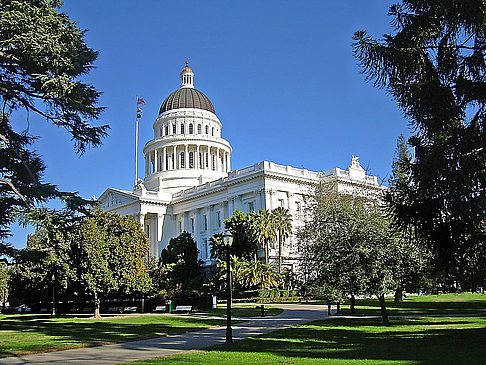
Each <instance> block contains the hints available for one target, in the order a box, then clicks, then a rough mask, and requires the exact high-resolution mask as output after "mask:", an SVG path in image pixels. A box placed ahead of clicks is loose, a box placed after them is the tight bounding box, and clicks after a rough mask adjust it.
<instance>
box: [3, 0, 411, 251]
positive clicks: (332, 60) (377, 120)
mask: <svg viewBox="0 0 486 365" xmlns="http://www.w3.org/2000/svg"><path fill="white" fill-rule="evenodd" d="M392 3H393V1H378V0H376V1H375V0H373V1H371V0H368V1H356V0H343V1H322V0H321V1H152V0H150V1H149V0H145V1H124V0H122V1H106V0H105V1H94V0H84V1H66V3H65V5H64V7H63V8H62V9H63V11H64V12H66V13H67V14H68V15H69V16H70V18H71V19H72V20H76V21H77V22H78V25H79V26H80V27H81V28H83V29H86V30H87V33H86V42H87V44H88V45H89V46H90V47H91V48H94V49H96V50H98V51H99V57H98V60H97V61H96V63H95V69H93V70H92V71H91V72H90V73H89V74H88V75H86V77H84V80H85V81H88V82H90V83H92V84H93V85H94V86H95V87H96V88H98V89H99V90H100V91H102V92H103V96H102V97H101V103H100V104H101V105H102V106H105V107H106V108H107V109H106V111H105V112H104V114H103V116H102V118H101V119H100V121H99V122H98V123H99V124H105V123H108V124H109V125H110V126H111V130H110V136H109V137H108V138H106V139H105V140H104V144H103V146H101V147H99V148H96V149H91V150H89V151H87V153H86V154H85V155H83V156H81V157H80V156H78V155H76V154H75V153H74V151H73V146H72V143H71V142H70V138H69V136H68V134H67V133H66V132H65V131H64V130H62V129H59V128H56V127H54V126H52V125H50V124H49V123H47V122H46V121H44V120H42V119H41V118H39V117H37V116H35V115H33V114H31V115H29V116H27V115H26V113H25V112H24V111H18V112H16V113H14V114H13V116H12V118H13V120H14V123H15V125H16V127H17V128H18V129H24V128H26V127H27V126H28V128H29V131H30V132H31V133H32V134H34V135H37V136H39V140H38V141H37V143H36V145H35V148H36V151H37V152H38V153H39V154H41V155H42V156H43V157H44V160H45V163H46V165H47V170H46V173H45V180H46V181H49V182H53V183H56V184H57V185H58V186H59V187H60V189H63V190H67V191H78V192H79V193H80V194H81V195H82V196H83V197H86V198H89V197H91V196H93V195H96V196H97V197H98V196H100V195H101V194H102V193H103V191H104V190H105V189H106V188H107V187H117V188H121V189H127V190H130V189H131V188H132V186H133V180H134V172H133V171H134V152H135V147H134V146H135V110H136V104H135V100H136V95H137V94H138V95H140V96H142V97H143V98H144V99H145V101H146V102H147V104H146V105H145V106H144V107H143V109H144V114H143V118H142V119H141V121H140V146H141V148H140V150H139V151H140V152H139V156H138V158H139V176H140V177H143V176H142V175H143V155H142V153H141V149H142V147H143V145H144V144H145V143H146V142H147V141H148V140H149V139H151V138H152V137H153V129H152V123H153V122H154V120H155V118H156V117H157V112H158V109H159V107H160V104H161V103H162V101H163V100H164V99H165V97H166V96H167V95H169V93H170V92H172V91H174V90H175V89H177V88H178V87H179V85H180V79H179V73H180V71H181V69H182V68H183V66H184V63H185V61H186V60H188V61H189V65H190V67H191V68H192V70H193V71H194V73H195V79H194V83H195V87H196V88H197V89H199V90H201V91H202V92H204V93H205V94H206V95H207V96H208V97H209V99H210V100H211V101H212V103H213V105H214V107H215V110H216V114H217V115H218V117H219V119H220V120H221V122H222V123H223V130H222V133H223V137H224V138H225V139H227V140H228V141H229V142H230V143H231V145H232V147H233V155H232V167H233V169H238V168H243V167H246V166H249V165H252V164H254V163H256V162H259V161H262V160H268V161H273V162H276V163H279V164H284V165H292V166H295V167H299V168H307V169H310V170H314V171H323V170H329V169H331V168H334V167H341V168H346V167H347V166H348V165H349V163H350V160H351V155H357V156H360V160H361V164H362V165H363V167H365V168H367V169H368V172H369V173H370V174H373V175H377V176H378V177H379V179H380V180H381V179H385V180H386V179H387V178H388V177H389V175H390V173H391V162H392V158H393V153H394V150H395V146H396V139H397V137H398V136H399V135H400V134H401V133H403V134H405V135H408V133H409V128H408V123H407V121H406V120H405V119H404V118H403V117H402V115H401V113H400V111H399V110H398V108H397V106H396V104H395V103H394V102H393V101H392V100H391V98H390V96H389V95H387V94H386V93H385V92H384V91H382V90H377V89H375V88H374V87H373V85H372V84H370V83H367V82H366V81H365V78H364V76H363V75H362V74H360V70H359V67H358V66H357V61H356V60H355V59H354V58H353V55H352V47H351V45H352V35H353V33H354V32H355V31H356V30H361V29H366V30H368V31H369V32H370V33H371V34H372V35H374V36H376V37H379V38H381V36H382V34H384V33H387V32H390V25H389V20H390V18H389V17H388V16H387V12H388V6H389V5H391V4H392ZM12 228H13V231H14V237H13V239H12V241H13V243H14V244H15V246H17V247H24V246H25V239H26V237H25V236H26V231H25V230H22V229H19V228H17V227H15V226H14V227H12Z"/></svg>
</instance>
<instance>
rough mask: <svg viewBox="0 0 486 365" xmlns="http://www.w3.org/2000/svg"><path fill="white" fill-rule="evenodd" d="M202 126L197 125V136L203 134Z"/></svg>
mask: <svg viewBox="0 0 486 365" xmlns="http://www.w3.org/2000/svg"><path fill="white" fill-rule="evenodd" d="M201 133H202V132H201V124H198V125H197V134H201Z"/></svg>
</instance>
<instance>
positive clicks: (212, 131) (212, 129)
mask: <svg viewBox="0 0 486 365" xmlns="http://www.w3.org/2000/svg"><path fill="white" fill-rule="evenodd" d="M211 135H212V136H214V128H211Z"/></svg>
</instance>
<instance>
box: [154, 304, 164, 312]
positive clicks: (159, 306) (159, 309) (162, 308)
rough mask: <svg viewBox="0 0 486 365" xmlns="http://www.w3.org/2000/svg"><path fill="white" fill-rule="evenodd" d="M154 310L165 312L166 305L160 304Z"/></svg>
mask: <svg viewBox="0 0 486 365" xmlns="http://www.w3.org/2000/svg"><path fill="white" fill-rule="evenodd" d="M154 312H165V305H158V306H157V307H155V309H154Z"/></svg>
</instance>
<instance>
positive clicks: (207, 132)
mask: <svg viewBox="0 0 486 365" xmlns="http://www.w3.org/2000/svg"><path fill="white" fill-rule="evenodd" d="M206 134H209V127H208V126H206Z"/></svg>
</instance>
